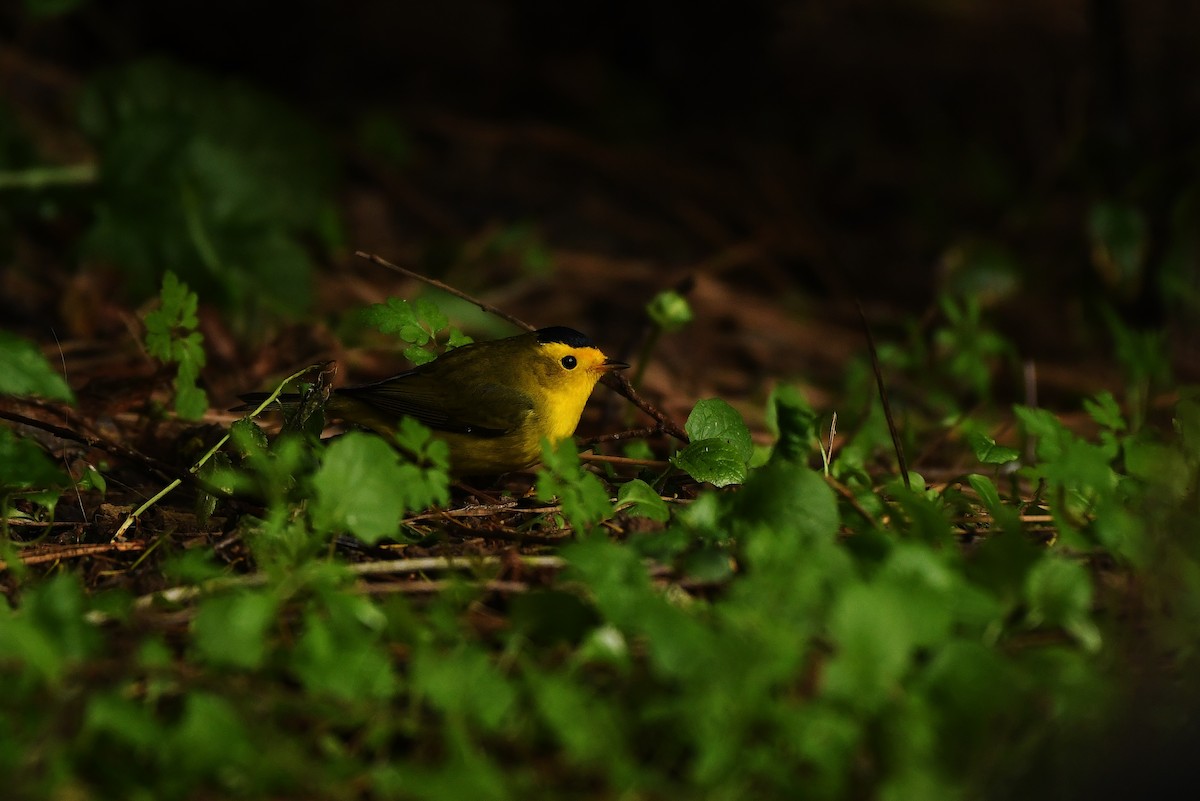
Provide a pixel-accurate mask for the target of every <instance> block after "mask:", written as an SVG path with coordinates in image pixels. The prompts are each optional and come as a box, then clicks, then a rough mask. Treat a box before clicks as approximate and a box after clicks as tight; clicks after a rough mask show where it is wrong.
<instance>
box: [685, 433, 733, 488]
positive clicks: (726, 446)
mask: <svg viewBox="0 0 1200 801" xmlns="http://www.w3.org/2000/svg"><path fill="white" fill-rule="evenodd" d="M748 458H749V455H748V454H747V455H746V456H743V455H742V450H741V449H739V448H738V446H737V445H734V444H733V443H731V442H729V441H728V440H725V439H719V438H716V437H710V438H708V439H701V440H694V441H693V442H692V443H691V444H690V445H688V446H687V447H685V448H684V449H683V450H681V451H680V452H679V453H677V454H675V455H674V456H672V457H671V463H672V464H674V465H675V466H676V467H678V468H679V469H680V470H682V471H684V472H685V473H687V474H688V475H689V476H691V477H692V478H694V479H696V480H697V481H704V482H707V483H709V484H712V485H713V486H715V487H727V486H729V485H730V484H741V483H742V482H744V481H745V480H746V472H747V468H746V461H747V459H748Z"/></svg>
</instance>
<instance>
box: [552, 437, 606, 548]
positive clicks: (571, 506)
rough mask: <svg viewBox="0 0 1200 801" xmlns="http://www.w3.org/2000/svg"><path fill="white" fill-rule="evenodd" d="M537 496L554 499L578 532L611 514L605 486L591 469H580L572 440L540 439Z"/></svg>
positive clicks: (582, 531) (590, 527)
mask: <svg viewBox="0 0 1200 801" xmlns="http://www.w3.org/2000/svg"><path fill="white" fill-rule="evenodd" d="M537 497H538V499H539V500H542V501H550V502H553V501H557V502H558V503H559V504H560V505H561V506H562V516H563V517H565V518H566V519H567V522H568V523H569V524H570V526H571V528H572V529H574V530H575V531H576V532H577V533H579V534H584V533H587V532H589V531H591V529H592V527H593V526H595V525H596V524H597V523H599V522H601V521H602V520H606V519H608V518H609V517H611V516H612V513H613V505H612V502H611V501H609V498H608V490H607V489H606V488H605V486H604V482H602V481H601V480H600V479H599V478H597V477H596V475H595V474H594V473H591V472H589V471H587V470H584V469H583V465H582V464H580V461H579V450H578V449H577V448H576V447H575V442H574V441H573V440H571V439H565V440H563V441H562V442H559V443H558V444H557V445H551V444H550V443H549V442H543V443H542V468H541V469H540V470H538V474H537Z"/></svg>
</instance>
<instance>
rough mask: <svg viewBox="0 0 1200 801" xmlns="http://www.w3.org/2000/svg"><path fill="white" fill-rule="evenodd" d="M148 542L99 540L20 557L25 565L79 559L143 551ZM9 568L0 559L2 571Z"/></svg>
mask: <svg viewBox="0 0 1200 801" xmlns="http://www.w3.org/2000/svg"><path fill="white" fill-rule="evenodd" d="M145 547H146V544H145V543H144V542H140V541H130V542H98V543H90V544H86V545H63V546H58V547H53V548H39V549H38V551H37V553H31V554H18V557H17V558H18V559H20V560H21V563H22V564H25V565H38V564H43V563H45V562H57V561H60V560H62V559H78V558H79V557H81V556H95V555H96V554H102V553H109V552H110V551H141V550H144V549H145ZM5 570H8V563H7V562H5V561H3V560H0V572H4V571H5Z"/></svg>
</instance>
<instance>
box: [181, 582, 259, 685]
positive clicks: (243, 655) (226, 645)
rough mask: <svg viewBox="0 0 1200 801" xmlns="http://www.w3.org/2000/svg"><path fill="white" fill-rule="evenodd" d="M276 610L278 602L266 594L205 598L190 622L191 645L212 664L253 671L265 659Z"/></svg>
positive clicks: (236, 593)
mask: <svg viewBox="0 0 1200 801" xmlns="http://www.w3.org/2000/svg"><path fill="white" fill-rule="evenodd" d="M278 608H279V600H278V598H276V597H275V596H274V595H273V594H270V593H267V592H235V593H229V594H225V595H216V596H213V597H211V598H206V599H205V600H204V601H203V602H202V603H201V604H200V608H199V609H197V610H196V617H195V619H194V620H193V621H192V643H193V644H194V645H195V646H196V650H197V651H198V652H199V653H200V655H201V656H202V657H204V658H205V659H206V660H208V661H209V662H211V663H213V664H216V665H225V666H228V667H236V668H243V669H246V670H253V669H255V668H257V667H259V666H260V665H262V663H263V660H264V659H265V658H266V655H267V643H268V642H269V640H268V637H267V631H268V629H269V628H270V627H271V626H272V625H273V624H274V622H275V613H276V610H277V609H278Z"/></svg>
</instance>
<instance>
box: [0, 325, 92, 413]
mask: <svg viewBox="0 0 1200 801" xmlns="http://www.w3.org/2000/svg"><path fill="white" fill-rule="evenodd" d="M0 395H15V396H17V397H27V396H30V395H37V396H40V397H43V398H47V399H49V400H61V401H68V402H71V403H73V402H74V401H75V398H74V396H73V395H72V394H71V389H70V387H68V386H67V382H66V381H64V380H63V377H62V375H60V374H59V372H58V371H57V370H55V369H54V368H53V367H51V366H50V363H49V362H48V361H46V358H45V357H44V356H42V354H41V352H40V351H38V349H37V347H36V346H34V344H33V343H32V342H30V341H28V340H25V339H22V338H21V337H19V336H17V335H16V334H12V333H9V332H8V331H0Z"/></svg>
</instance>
